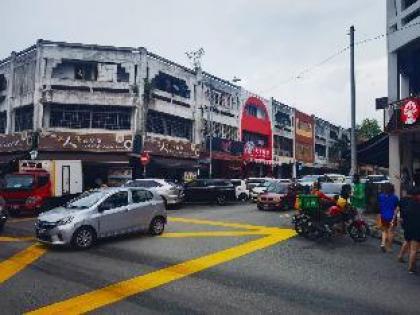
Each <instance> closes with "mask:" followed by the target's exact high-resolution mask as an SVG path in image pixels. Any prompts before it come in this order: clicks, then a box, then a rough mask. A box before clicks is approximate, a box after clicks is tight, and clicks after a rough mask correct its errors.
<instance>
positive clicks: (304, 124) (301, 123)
mask: <svg viewBox="0 0 420 315" xmlns="http://www.w3.org/2000/svg"><path fill="white" fill-rule="evenodd" d="M297 127H298V129H300V130H303V131H306V132H311V131H312V127H311V124H310V123H309V122H307V121H302V120H299V123H298V126H297Z"/></svg>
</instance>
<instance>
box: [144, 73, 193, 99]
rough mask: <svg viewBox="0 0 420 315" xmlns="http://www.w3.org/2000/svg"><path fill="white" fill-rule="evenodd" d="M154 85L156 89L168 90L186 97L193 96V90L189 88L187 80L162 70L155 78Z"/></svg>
mask: <svg viewBox="0 0 420 315" xmlns="http://www.w3.org/2000/svg"><path fill="white" fill-rule="evenodd" d="M152 85H153V87H155V88H156V89H158V90H161V91H165V92H168V93H170V94H172V95H178V96H181V97H184V98H190V96H191V91H190V90H189V89H188V86H187V83H186V82H185V80H182V79H179V78H176V77H174V76H171V75H169V74H167V73H163V72H161V71H159V74H157V75H156V76H155V77H154V78H153V80H152Z"/></svg>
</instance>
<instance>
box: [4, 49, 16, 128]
mask: <svg viewBox="0 0 420 315" xmlns="http://www.w3.org/2000/svg"><path fill="white" fill-rule="evenodd" d="M15 61H16V52H14V51H12V54H11V56H10V70H9V80H8V82H7V83H8V87H7V88H8V90H7V113H6V123H7V126H6V134H11V133H12V132H13V101H14V88H13V85H14V82H15Z"/></svg>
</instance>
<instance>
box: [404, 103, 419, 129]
mask: <svg viewBox="0 0 420 315" xmlns="http://www.w3.org/2000/svg"><path fill="white" fill-rule="evenodd" d="M400 117H401V122H402V123H403V124H405V125H413V124H415V123H416V122H417V121H418V120H419V119H420V100H419V99H408V100H407V101H406V102H405V103H404V104H403V105H402V106H401V113H400Z"/></svg>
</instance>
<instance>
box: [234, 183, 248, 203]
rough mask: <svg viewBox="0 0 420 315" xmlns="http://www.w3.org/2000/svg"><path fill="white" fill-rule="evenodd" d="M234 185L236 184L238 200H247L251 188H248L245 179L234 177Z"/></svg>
mask: <svg viewBox="0 0 420 315" xmlns="http://www.w3.org/2000/svg"><path fill="white" fill-rule="evenodd" d="M231 182H232V184H233V186H235V196H236V199H237V200H240V201H246V200H248V199H249V190H248V189H247V188H246V183H245V180H243V179H232V180H231Z"/></svg>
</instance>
